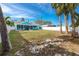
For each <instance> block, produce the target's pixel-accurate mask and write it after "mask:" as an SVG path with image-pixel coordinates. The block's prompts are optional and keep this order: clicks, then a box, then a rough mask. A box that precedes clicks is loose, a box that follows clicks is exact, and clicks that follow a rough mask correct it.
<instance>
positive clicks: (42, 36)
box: [19, 30, 60, 43]
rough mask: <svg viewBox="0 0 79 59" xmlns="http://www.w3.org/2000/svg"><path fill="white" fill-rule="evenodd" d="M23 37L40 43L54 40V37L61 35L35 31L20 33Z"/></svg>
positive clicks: (52, 32)
mask: <svg viewBox="0 0 79 59" xmlns="http://www.w3.org/2000/svg"><path fill="white" fill-rule="evenodd" d="M19 33H20V34H21V36H22V37H23V38H24V39H25V40H28V41H31V42H35V43H36V42H40V41H43V40H46V39H53V37H56V36H58V35H59V34H60V33H59V32H55V31H48V30H35V31H19Z"/></svg>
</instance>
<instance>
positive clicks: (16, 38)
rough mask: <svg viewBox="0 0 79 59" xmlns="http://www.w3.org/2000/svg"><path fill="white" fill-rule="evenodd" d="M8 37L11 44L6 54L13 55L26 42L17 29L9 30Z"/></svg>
mask: <svg viewBox="0 0 79 59" xmlns="http://www.w3.org/2000/svg"><path fill="white" fill-rule="evenodd" d="M9 39H10V42H11V45H12V50H11V51H10V52H9V53H8V55H14V53H15V52H16V51H18V50H20V49H21V48H23V47H24V44H26V43H27V42H26V41H25V40H24V38H23V37H22V36H21V35H20V33H19V32H18V31H11V32H10V33H9Z"/></svg>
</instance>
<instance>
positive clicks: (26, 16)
mask: <svg viewBox="0 0 79 59" xmlns="http://www.w3.org/2000/svg"><path fill="white" fill-rule="evenodd" d="M11 17H13V18H30V19H34V18H35V17H33V16H29V15H26V14H18V15H13V16H11Z"/></svg>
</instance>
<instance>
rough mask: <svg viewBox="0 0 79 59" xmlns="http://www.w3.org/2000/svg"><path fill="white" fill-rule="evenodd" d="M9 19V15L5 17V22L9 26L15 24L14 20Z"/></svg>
mask: <svg viewBox="0 0 79 59" xmlns="http://www.w3.org/2000/svg"><path fill="white" fill-rule="evenodd" d="M8 19H10V17H9V16H7V17H5V23H6V24H7V25H8V26H14V22H12V21H10V20H8Z"/></svg>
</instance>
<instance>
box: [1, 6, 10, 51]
mask: <svg viewBox="0 0 79 59" xmlns="http://www.w3.org/2000/svg"><path fill="white" fill-rule="evenodd" d="M0 32H1V40H2V48H3V52H6V51H9V50H10V46H9V42H8V35H7V28H6V23H5V20H4V17H3V12H2V9H1V6H0Z"/></svg>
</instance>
